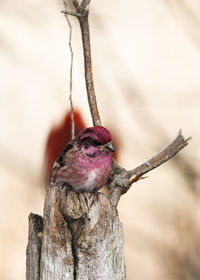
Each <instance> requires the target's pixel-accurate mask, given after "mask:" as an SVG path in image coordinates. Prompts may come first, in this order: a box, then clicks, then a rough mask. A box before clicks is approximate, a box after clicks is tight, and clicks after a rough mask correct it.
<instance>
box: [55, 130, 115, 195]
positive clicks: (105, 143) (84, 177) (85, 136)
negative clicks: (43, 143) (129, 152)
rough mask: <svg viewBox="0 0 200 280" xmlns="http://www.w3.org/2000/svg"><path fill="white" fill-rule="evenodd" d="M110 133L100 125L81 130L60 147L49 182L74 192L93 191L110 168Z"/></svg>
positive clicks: (112, 149) (103, 180) (106, 175)
mask: <svg viewBox="0 0 200 280" xmlns="http://www.w3.org/2000/svg"><path fill="white" fill-rule="evenodd" d="M111 141H112V138H111V134H110V132H109V131H108V130H107V129H106V128H105V127H102V126H96V127H89V128H86V129H84V130H82V131H81V132H80V133H79V134H78V135H77V136H76V137H75V139H74V140H73V141H72V142H69V143H68V144H67V145H66V147H65V148H64V149H63V151H62V152H61V154H60V155H59V157H58V158H57V160H56V162H55V163H54V166H53V170H52V180H51V183H56V184H58V185H60V186H63V185H67V186H68V187H69V188H70V189H71V190H73V191H75V192H96V191H98V190H99V189H100V188H101V187H102V186H103V185H104V184H105V183H106V182H107V180H108V177H109V174H110V172H111V170H112V164H113V161H112V155H113V151H114V147H113V145H112V142H111Z"/></svg>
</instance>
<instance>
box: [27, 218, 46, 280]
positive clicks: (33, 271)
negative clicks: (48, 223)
mask: <svg viewBox="0 0 200 280" xmlns="http://www.w3.org/2000/svg"><path fill="white" fill-rule="evenodd" d="M42 231H43V219H42V217H41V216H39V215H36V214H33V213H30V215H29V234H28V246H27V249H26V280H39V279H40V256H41V245H42V240H41V236H42Z"/></svg>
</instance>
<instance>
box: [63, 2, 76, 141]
mask: <svg viewBox="0 0 200 280" xmlns="http://www.w3.org/2000/svg"><path fill="white" fill-rule="evenodd" d="M63 4H64V8H65V17H66V20H67V24H68V26H69V49H70V54H71V63H70V83H69V102H70V107H71V114H70V115H71V139H72V140H73V139H74V137H75V122H74V106H73V102H72V85H73V83H72V80H73V76H72V74H73V61H74V53H73V49H72V25H71V22H70V20H69V18H68V15H67V13H66V11H67V3H66V2H65V0H63Z"/></svg>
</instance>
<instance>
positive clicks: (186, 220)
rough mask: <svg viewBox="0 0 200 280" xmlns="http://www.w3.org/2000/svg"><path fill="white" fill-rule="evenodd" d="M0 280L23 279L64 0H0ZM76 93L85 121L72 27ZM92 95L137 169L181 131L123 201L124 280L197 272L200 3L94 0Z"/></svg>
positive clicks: (59, 57)
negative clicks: (175, 146) (165, 157)
mask: <svg viewBox="0 0 200 280" xmlns="http://www.w3.org/2000/svg"><path fill="white" fill-rule="evenodd" d="M0 9H1V17H0V58H1V64H0V73H1V82H0V94H1V103H0V128H1V133H0V159H1V161H0V164H1V166H0V181H1V187H0V213H1V217H0V279H1V280H23V279H25V251H26V244H27V234H28V214H29V213H30V212H33V213H38V214H41V215H42V211H43V203H44V195H45V185H44V180H43V161H44V149H45V144H46V140H47V137H48V135H49V132H50V130H51V129H52V127H53V126H55V125H56V124H58V123H59V122H60V121H61V119H62V118H63V116H64V114H65V112H66V111H67V110H68V109H69V101H68V92H69V64H70V56H69V48H68V36H69V30H68V26H67V23H66V20H65V18H64V16H63V15H62V14H61V13H60V11H61V10H62V9H63V6H62V1H57V0H45V1H42V2H41V1H33V0H29V1H25V0H21V1H13V0H1V2H0ZM71 22H72V24H73V42H72V43H73V51H74V70H73V100H74V106H75V107H76V108H77V109H78V110H79V111H80V112H81V113H82V115H83V118H84V121H85V122H86V124H87V125H88V126H89V125H91V124H92V123H91V118H90V114H89V110H88V105H87V100H86V91H85V86H84V73H83V60H82V47H81V39H80V32H79V26H78V23H77V21H76V20H75V19H74V18H72V19H71ZM90 27H91V40H92V55H93V68H94V80H95V85H96V94H97V100H98V105H99V110H100V113H101V118H102V121H103V124H104V126H107V127H109V128H110V129H111V130H112V131H113V133H114V135H115V138H116V139H117V141H118V143H119V163H120V164H121V165H122V166H124V167H126V168H128V169H131V168H134V167H136V166H137V165H139V164H140V163H142V162H144V161H145V160H147V159H148V158H150V157H151V156H152V155H153V154H155V153H156V152H158V151H159V150H160V149H161V148H162V147H163V146H165V145H166V144H168V143H169V142H170V141H171V140H172V139H173V138H174V137H175V136H176V134H177V132H178V130H179V129H180V128H182V130H183V135H185V136H186V137H188V136H192V141H190V144H189V146H187V147H186V148H185V149H184V150H183V151H182V152H181V153H180V154H179V155H178V156H177V157H176V158H174V159H172V160H171V161H170V162H167V163H166V164H164V165H162V166H161V167H159V168H158V169H156V170H154V171H152V172H151V173H150V174H148V175H149V177H148V179H145V180H142V181H140V182H138V183H137V184H135V185H133V187H132V189H131V190H130V191H129V192H128V193H127V194H126V195H124V196H123V197H122V199H121V201H120V204H119V214H120V217H121V221H122V223H123V225H124V233H125V249H126V264H127V279H128V280H132V279H133V280H147V279H148V280H149V279H154V280H161V279H165V280H173V279H174V280H178V279H185V280H193V279H195V280H196V279H200V239H199V236H200V207H199V202H200V201H199V198H200V186H199V182H200V180H199V177H200V174H199V165H200V149H199V144H200V142H199V141H200V132H199V120H200V104H199V102H200V2H199V1H198V0H182V1H178V0H163V1H162V0H140V1H137V0H127V1H117V2H116V1H114V0H111V1H106V0H101V1H95V0H92V1H91V9H90Z"/></svg>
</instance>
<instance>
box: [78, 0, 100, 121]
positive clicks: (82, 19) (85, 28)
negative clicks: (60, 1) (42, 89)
mask: <svg viewBox="0 0 200 280" xmlns="http://www.w3.org/2000/svg"><path fill="white" fill-rule="evenodd" d="M89 3H90V0H83V1H82V2H81V4H80V5H79V3H78V1H77V0H73V4H74V7H75V9H76V13H75V14H74V15H75V16H77V18H78V21H79V24H80V28H81V36H82V42H83V55H84V66H85V81H86V89H87V96H88V103H89V107H90V112H91V116H92V120H93V125H94V126H97V125H101V119H100V115H99V112H98V108H97V101H96V96H95V89H94V81H93V75H92V58H91V48H90V29H89V23H88V14H89V12H88V5H89Z"/></svg>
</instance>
